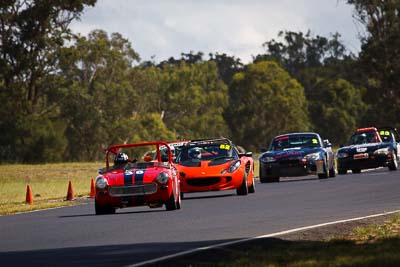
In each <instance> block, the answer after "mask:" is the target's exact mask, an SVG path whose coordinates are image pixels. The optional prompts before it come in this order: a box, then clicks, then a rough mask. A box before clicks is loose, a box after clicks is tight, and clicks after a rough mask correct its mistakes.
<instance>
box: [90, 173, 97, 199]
mask: <svg viewBox="0 0 400 267" xmlns="http://www.w3.org/2000/svg"><path fill="white" fill-rule="evenodd" d="M95 194H96V189H95V187H94V180H93V178H92V181H91V184H90V196H89V197H90V198H94V196H95Z"/></svg>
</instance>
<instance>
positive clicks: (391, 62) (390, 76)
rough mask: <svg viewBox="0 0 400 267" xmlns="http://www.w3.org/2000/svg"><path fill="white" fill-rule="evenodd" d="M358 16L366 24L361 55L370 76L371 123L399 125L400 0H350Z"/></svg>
mask: <svg viewBox="0 0 400 267" xmlns="http://www.w3.org/2000/svg"><path fill="white" fill-rule="evenodd" d="M347 2H348V3H349V4H352V5H353V6H354V8H355V17H356V19H357V20H358V21H359V22H360V23H361V24H362V25H364V26H365V29H366V35H365V36H362V37H361V42H362V46H361V53H360V55H359V65H358V67H359V70H360V73H361V74H363V75H365V76H366V79H365V80H364V84H363V85H365V86H366V87H367V94H366V95H365V101H366V102H367V103H368V104H369V105H370V112H369V113H368V116H366V117H365V118H364V121H365V123H368V124H371V125H397V126H400V124H399V122H398V121H399V120H398V119H399V114H400V88H399V84H400V50H399V47H400V16H399V12H400V1H398V0H387V1H377V0H367V1H365V0H363V1H361V0H348V1H347Z"/></svg>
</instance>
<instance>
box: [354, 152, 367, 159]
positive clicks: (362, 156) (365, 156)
mask: <svg viewBox="0 0 400 267" xmlns="http://www.w3.org/2000/svg"><path fill="white" fill-rule="evenodd" d="M353 157H354V159H367V158H368V153H362V154H355V155H354V156H353Z"/></svg>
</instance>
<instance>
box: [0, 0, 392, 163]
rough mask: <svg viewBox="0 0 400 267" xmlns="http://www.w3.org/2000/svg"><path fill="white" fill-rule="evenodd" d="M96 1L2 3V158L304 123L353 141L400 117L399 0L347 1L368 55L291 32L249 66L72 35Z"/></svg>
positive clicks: (238, 136) (239, 135)
mask: <svg viewBox="0 0 400 267" xmlns="http://www.w3.org/2000/svg"><path fill="white" fill-rule="evenodd" d="M95 2H96V1H95V0H67V1H61V0H57V1H50V0H44V1H32V0H28V1H22V0H13V1H8V0H7V1H2V2H1V3H0V16H1V17H0V101H1V103H2V106H1V108H0V132H1V135H0V162H43V161H60V160H69V161H76V160H79V161H84V160H96V159H101V158H102V157H103V151H104V149H105V148H106V147H107V146H109V145H111V144H115V143H124V142H136V141H144V140H147V141H150V140H167V141H172V140H174V139H180V138H186V139H190V138H207V137H218V136H226V137H229V138H231V139H233V140H234V141H235V142H236V143H238V144H241V145H244V146H245V147H246V148H247V149H248V148H250V149H257V148H259V147H260V146H265V145H266V144H267V143H268V142H269V140H270V139H271V137H272V136H274V135H276V134H280V133H283V132H294V131H306V130H314V131H316V132H319V133H321V135H322V136H323V137H327V138H329V139H331V140H332V141H333V142H334V143H343V142H345V140H346V139H347V138H348V135H349V134H350V133H351V132H353V130H354V128H356V127H359V126H372V125H376V126H379V125H393V126H396V125H397V127H399V126H400V124H399V123H398V114H400V89H399V87H398V85H399V84H400V80H399V79H400V78H399V77H400V55H399V53H400V52H399V51H400V50H399V49H398V47H400V27H399V25H400V18H399V16H398V13H399V10H400V2H399V1H395V0H390V1H376V0H369V1H361V0H347V3H349V4H351V5H354V7H355V17H356V18H357V19H358V20H359V22H360V23H362V24H363V25H364V26H365V29H366V30H367V34H366V35H365V36H364V37H362V43H363V46H362V51H361V53H360V56H359V58H357V57H355V56H354V55H352V54H351V53H349V52H348V51H347V50H346V48H345V46H344V45H343V44H342V43H341V41H340V34H339V33H335V34H333V35H331V36H330V37H329V38H326V37H323V36H318V35H317V36H313V35H312V34H311V32H310V31H309V32H307V33H302V32H297V33H296V32H291V31H281V32H280V33H279V34H278V39H277V40H275V39H272V40H270V41H267V42H265V43H264V44H263V46H264V48H265V49H266V52H265V54H263V55H257V56H256V57H255V58H254V62H253V63H252V64H249V65H246V66H245V65H243V64H242V63H241V62H240V60H239V59H237V58H235V57H234V56H228V55H226V54H219V53H215V54H209V59H208V60H206V59H204V53H203V52H197V53H194V52H192V51H191V52H189V53H182V54H181V58H179V59H175V58H172V57H171V58H170V59H168V60H166V61H163V62H161V63H159V64H155V63H154V62H142V63H140V58H139V55H138V54H137V52H136V51H135V50H134V49H133V48H132V46H131V43H130V42H129V41H128V40H127V39H125V38H123V36H122V35H121V34H119V33H112V34H107V33H106V32H105V31H103V30H95V31H93V32H91V33H89V35H88V36H80V35H77V36H76V35H73V34H72V33H71V31H70V29H69V24H70V23H71V21H73V20H75V19H78V18H79V17H80V15H81V14H82V11H83V9H84V8H85V6H88V5H94V4H95ZM272 61H274V62H276V63H274V62H272ZM139 63H140V65H139ZM228 86H229V90H228ZM308 114H310V118H309V117H308ZM332 125H335V127H332Z"/></svg>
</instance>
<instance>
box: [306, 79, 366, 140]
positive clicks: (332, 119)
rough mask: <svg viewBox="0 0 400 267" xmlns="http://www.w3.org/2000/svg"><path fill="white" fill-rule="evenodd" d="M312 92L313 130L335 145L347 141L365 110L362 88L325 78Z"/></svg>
mask: <svg viewBox="0 0 400 267" xmlns="http://www.w3.org/2000/svg"><path fill="white" fill-rule="evenodd" d="M312 91H313V95H312V96H311V97H310V98H309V105H310V120H311V122H312V123H313V126H314V129H315V130H316V131H318V132H319V133H320V134H321V136H322V137H323V138H328V139H329V140H331V141H332V142H333V143H334V144H336V145H339V144H344V143H345V142H346V141H347V140H348V138H349V136H350V135H351V134H352V133H353V132H354V130H355V129H356V127H357V125H358V124H357V123H358V121H357V118H360V117H361V115H362V114H363V113H364V112H365V110H366V105H365V104H364V103H363V101H362V90H360V89H358V88H355V87H354V86H353V85H352V84H351V83H349V82H348V81H346V80H343V79H336V80H329V79H322V80H320V81H319V82H318V83H317V84H316V86H315V88H313V90H312Z"/></svg>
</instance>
